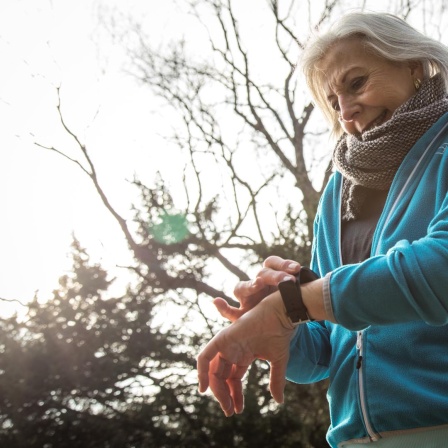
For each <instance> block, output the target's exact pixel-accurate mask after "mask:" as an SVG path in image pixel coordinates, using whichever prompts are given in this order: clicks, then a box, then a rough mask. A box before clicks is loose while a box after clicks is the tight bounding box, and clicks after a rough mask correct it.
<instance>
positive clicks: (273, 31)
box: [36, 0, 445, 446]
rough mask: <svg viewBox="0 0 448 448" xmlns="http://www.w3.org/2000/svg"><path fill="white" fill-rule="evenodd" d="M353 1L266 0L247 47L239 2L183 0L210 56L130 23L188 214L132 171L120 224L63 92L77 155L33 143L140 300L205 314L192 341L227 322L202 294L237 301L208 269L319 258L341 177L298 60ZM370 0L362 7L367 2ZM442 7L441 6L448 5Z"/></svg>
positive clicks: (420, 7)
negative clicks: (101, 233) (97, 224)
mask: <svg viewBox="0 0 448 448" xmlns="http://www.w3.org/2000/svg"><path fill="white" fill-rule="evenodd" d="M347 3H348V2H344V1H342V0H326V1H322V2H320V3H319V4H318V5H316V4H315V2H308V3H304V2H296V1H294V0H289V1H286V0H285V1H281V0H269V1H267V2H265V3H263V5H261V4H260V6H259V8H260V13H261V14H262V17H263V20H264V21H265V22H263V23H264V24H265V26H264V27H263V33H264V35H263V36H260V42H261V41H262V42H263V43H260V42H257V43H256V45H255V47H254V46H251V45H250V44H249V43H247V42H248V41H250V40H251V39H250V38H249V37H250V36H251V30H250V20H248V17H247V16H246V17H245V18H244V17H243V15H242V13H241V10H240V9H239V6H240V5H238V2H232V1H231V0H185V1H184V2H182V5H183V6H184V7H185V8H186V9H187V11H188V12H189V13H190V14H191V15H193V16H194V17H195V18H196V20H197V22H198V24H200V25H201V26H202V27H203V29H204V30H205V34H204V35H205V36H207V42H208V48H209V50H210V51H209V52H208V53H207V54H206V55H202V57H199V56H198V55H197V54H195V53H194V52H193V51H192V50H191V48H189V46H188V42H187V41H186V40H185V41H183V40H181V41H178V42H171V43H170V44H169V45H168V46H167V47H163V48H158V49H156V48H155V46H154V45H151V37H150V36H147V35H146V34H145V33H144V32H143V28H142V27H141V26H139V25H138V24H135V23H131V24H129V23H128V22H127V25H126V27H125V28H126V32H127V34H126V35H127V37H128V39H127V42H129V44H128V47H127V54H128V55H129V56H130V59H129V63H128V66H127V70H128V72H129V73H130V74H131V75H132V76H134V77H135V78H136V79H137V80H138V81H139V82H140V83H141V84H142V88H149V89H151V91H152V92H153V93H154V94H156V95H157V96H158V97H159V98H160V99H161V100H163V102H165V103H166V105H167V106H169V107H170V108H171V109H172V110H173V111H174V113H175V114H174V115H173V114H172V113H171V112H170V115H169V117H170V119H173V120H174V124H173V135H171V136H170V138H171V139H172V141H173V142H175V143H176V144H177V145H178V147H179V149H180V150H182V151H183V152H184V153H186V154H187V155H188V158H189V162H188V163H187V164H186V166H185V169H184V177H183V183H184V194H185V201H184V206H183V207H182V209H179V207H175V205H174V203H175V201H174V200H173V196H172V193H171V192H170V191H169V188H168V187H167V185H166V182H165V180H164V179H161V178H160V179H157V180H156V182H155V183H154V185H151V186H149V185H145V184H144V183H143V182H141V181H140V180H139V179H138V178H135V179H134V181H133V184H134V186H135V187H136V189H137V191H138V192H139V194H140V198H141V200H140V203H138V204H134V206H133V220H132V221H129V220H126V219H125V218H123V216H121V215H120V214H119V213H118V212H117V210H116V208H115V207H114V205H113V200H112V198H109V197H108V194H107V192H106V191H105V190H104V188H103V186H102V185H101V184H100V182H99V179H98V176H97V173H96V168H95V165H94V163H93V160H92V158H91V156H90V152H89V149H88V145H87V143H85V142H83V141H81V139H80V138H79V137H78V135H77V134H76V133H75V132H74V131H73V130H72V128H71V126H70V124H69V123H67V122H66V120H65V118H64V112H63V104H61V98H62V97H63V95H62V93H61V92H60V91H59V90H58V97H59V99H60V101H59V104H58V113H59V118H60V122H61V125H62V127H63V129H64V130H65V132H66V133H67V134H68V135H69V136H70V138H71V139H72V141H73V142H74V143H75V146H76V147H77V150H78V154H79V158H75V157H73V156H71V155H69V153H68V152H67V151H66V150H65V149H63V148H60V147H55V146H52V145H51V144H45V143H43V142H36V145H38V146H39V147H42V148H46V149H48V150H51V151H53V152H56V153H58V154H59V155H61V156H62V157H64V158H66V159H68V160H69V161H70V162H71V163H74V164H75V165H76V166H77V167H78V168H79V169H81V170H82V171H83V172H84V173H85V174H86V175H87V176H88V177H89V178H90V180H91V181H92V182H93V185H94V188H95V190H96V192H97V194H98V195H99V196H100V198H101V200H102V202H103V204H104V206H105V207H106V208H107V209H108V211H109V212H110V213H111V216H112V217H113V219H114V220H115V221H116V222H117V223H118V225H119V226H120V228H121V230H122V232H123V235H124V237H125V239H126V241H127V244H128V246H129V249H130V250H131V251H132V253H133V256H134V260H135V263H134V264H133V265H132V266H129V267H128V268H129V270H130V271H132V272H133V273H134V274H136V278H137V279H138V282H137V283H138V285H137V289H138V294H139V295H140V296H144V297H146V298H147V299H148V300H151V301H153V302H154V303H155V304H159V303H164V304H166V303H167V302H170V303H171V302H174V303H175V304H177V305H179V307H182V308H183V309H184V310H185V309H186V310H187V312H191V313H192V315H193V314H194V315H195V316H196V319H197V317H198V316H199V317H200V318H201V319H202V321H201V322H202V324H201V325H200V326H199V327H190V328H186V326H185V325H184V324H185V321H182V322H181V323H180V324H179V325H178V326H177V327H175V328H176V331H184V332H188V334H189V336H190V337H191V339H192V340H193V339H194V336H195V335H196V336H197V334H199V333H201V337H202V334H203V333H206V334H208V335H210V334H211V333H213V332H214V331H215V330H216V329H217V328H219V327H220V325H221V324H220V323H219V322H217V321H215V320H214V319H212V318H210V316H207V315H206V314H205V313H204V311H203V308H202V307H201V301H200V299H201V298H202V297H204V296H210V297H216V296H220V297H224V298H225V299H226V300H228V302H229V303H232V304H235V302H234V300H233V299H232V297H231V294H230V293H229V292H228V291H225V290H224V288H223V287H222V282H220V281H218V280H217V278H216V276H213V275H211V273H212V272H213V270H214V268H215V267H216V266H219V267H220V269H221V272H222V274H220V275H219V276H220V278H224V277H227V278H230V277H233V278H236V279H239V280H246V279H248V278H249V277H248V274H247V268H248V267H250V266H251V265H254V264H257V265H259V264H260V262H261V261H262V260H263V259H264V258H265V257H267V256H268V255H271V254H277V255H280V256H283V257H285V258H291V259H296V260H298V261H300V262H301V263H303V264H306V263H308V262H309V258H310V244H311V239H312V229H313V227H312V226H313V221H314V217H315V214H316V209H317V205H318V201H319V197H320V195H321V192H322V189H323V188H324V187H325V184H326V183H327V181H328V178H329V176H330V175H331V161H330V159H331V144H330V143H329V141H328V130H327V128H326V126H325V125H324V124H323V122H322V119H321V117H320V116H319V115H318V114H317V113H316V112H315V111H314V107H313V104H312V103H311V102H310V98H309V97H308V96H307V94H306V93H305V92H304V88H303V81H302V80H301V79H300V76H299V73H297V70H296V63H297V60H298V58H299V56H300V53H301V51H302V50H303V47H304V45H305V44H306V42H307V40H308V39H309V36H310V34H311V33H312V32H313V30H314V29H315V28H316V27H325V26H326V25H327V24H328V22H329V21H330V19H331V18H333V17H334V16H336V15H337V14H340V13H341V12H343V11H344V10H345V9H346V8H347V7H348V6H350V7H352V6H353V2H350V3H351V4H350V5H347ZM368 4H369V2H367V1H360V2H358V6H359V7H361V8H368ZM441 4H442V5H443V8H444V5H445V2H441ZM257 7H258V6H257ZM389 7H390V8H393V9H391V11H392V12H394V13H397V14H399V15H401V16H403V17H408V18H411V16H416V15H418V14H417V13H416V12H417V11H420V12H421V11H425V20H426V22H425V23H426V24H427V26H428V27H433V26H434V27H435V28H437V25H440V24H441V23H442V21H441V20H442V18H441V17H442V16H440V14H441V13H442V12H444V9H443V8H442V7H441V8H442V9H437V10H436V9H432V10H430V9H428V8H429V6H428V5H427V4H426V3H425V2H424V1H407V2H403V1H396V2H392V3H391V4H390V5H389ZM443 17H444V16H443ZM249 19H250V17H249ZM123 23H124V22H123ZM198 26H199V25H198ZM114 32H115V33H118V32H119V31H118V30H116V29H115V30H114ZM262 37H263V39H262ZM120 40H121V39H120ZM251 42H252V44H253V36H252V41H251ZM265 42H270V43H271V47H270V50H269V58H268V57H266V55H265V54H261V57H260V54H259V52H258V57H257V51H256V48H257V45H258V48H259V46H260V45H264V44H265ZM272 49H274V50H272ZM262 53H263V52H262ZM266 53H267V52H266ZM272 67H275V70H272ZM173 117H175V118H173ZM210 172H212V173H213V176H214V183H213V185H211V184H210V181H209V180H208V179H209V175H210ZM217 285H221V286H217ZM198 328H200V329H198ZM195 340H197V339H195ZM201 340H202V339H199V340H198V341H201ZM260 372H261V373H260ZM265 373H266V368H265V366H264V367H263V366H262V365H260V364H258V365H257V366H256V367H255V368H254V370H253V371H251V373H249V376H248V388H249V389H251V388H256V387H257V388H259V385H260V383H263V381H264V380H263V378H265ZM324 386H325V385H318V386H315V387H316V390H314V389H307V390H312V391H313V392H312V393H313V396H314V397H317V398H316V402H313V404H312V406H309V403H310V402H312V400H309V399H307V400H300V399H297V400H294V401H293V407H294V412H295V413H296V415H300V416H301V418H302V420H303V421H306V422H308V423H307V424H308V426H307V427H306V428H308V429H306V428H305V429H303V428H302V430H303V431H305V432H306V431H308V430H309V428H314V429H315V428H316V427H319V428H320V430H321V429H322V426H323V425H324V424H325V423H326V422H327V418H326V416H325V412H324V410H325V405H324V404H323V403H324V398H323V394H324ZM306 393H309V392H305V391H304V389H303V388H295V389H292V390H291V392H290V394H291V395H290V396H291V397H293V396H294V395H295V394H298V395H300V396H301V397H302V398H303V394H306ZM308 398H309V397H308ZM251 399H252V403H260V402H261V403H262V406H263V407H264V410H266V409H271V410H275V409H277V408H276V407H273V406H272V404H270V403H269V401H268V396H267V393H266V392H260V391H259V390H258V391H257V392H253V395H251ZM249 402H250V400H249ZM179 403H180V402H177V403H176V405H177V406H179V405H180V404H179ZM187 408H188V406H187V405H182V409H184V410H185V409H187ZM185 412H187V413H188V410H186V411H185ZM313 425H314V426H313ZM311 432H312V431H311ZM310 434H311V433H308V434H307V435H306V436H304V437H305V439H306V440H308V442H307V443H309V445H304V446H319V445H318V444H316V445H311V442H310V440H311V438H312V436H311V435H310ZM316 443H317V442H316Z"/></svg>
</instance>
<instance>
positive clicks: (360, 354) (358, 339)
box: [356, 331, 362, 370]
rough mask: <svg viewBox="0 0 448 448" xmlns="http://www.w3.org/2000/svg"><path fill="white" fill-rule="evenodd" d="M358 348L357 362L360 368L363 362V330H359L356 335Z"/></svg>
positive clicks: (357, 366)
mask: <svg viewBox="0 0 448 448" xmlns="http://www.w3.org/2000/svg"><path fill="white" fill-rule="evenodd" d="M356 349H357V350H358V361H357V362H356V368H357V369H358V370H359V369H360V368H361V364H362V331H358V335H357V337H356Z"/></svg>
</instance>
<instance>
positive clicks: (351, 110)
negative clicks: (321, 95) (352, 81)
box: [338, 95, 359, 122]
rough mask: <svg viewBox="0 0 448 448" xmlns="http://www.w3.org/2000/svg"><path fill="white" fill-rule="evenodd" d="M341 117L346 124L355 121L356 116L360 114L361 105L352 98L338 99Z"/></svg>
mask: <svg viewBox="0 0 448 448" xmlns="http://www.w3.org/2000/svg"><path fill="white" fill-rule="evenodd" d="M338 102H339V116H340V118H341V119H342V120H343V121H345V122H350V121H353V119H354V117H355V115H356V114H357V113H358V112H359V105H358V104H356V102H355V101H353V100H352V99H351V98H347V97H345V96H343V95H341V96H340V97H339V98H338Z"/></svg>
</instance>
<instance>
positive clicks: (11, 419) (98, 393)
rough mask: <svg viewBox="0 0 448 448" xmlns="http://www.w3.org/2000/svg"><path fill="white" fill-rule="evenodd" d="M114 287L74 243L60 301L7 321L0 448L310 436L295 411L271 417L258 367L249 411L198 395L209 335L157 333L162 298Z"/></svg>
mask: <svg viewBox="0 0 448 448" xmlns="http://www.w3.org/2000/svg"><path fill="white" fill-rule="evenodd" d="M110 285H111V281H110V280H109V279H108V278H107V273H106V272H105V271H104V270H103V269H102V268H101V266H99V265H98V264H93V263H91V262H90V260H89V257H88V256H87V254H86V252H85V250H84V249H83V248H81V247H80V245H79V243H78V242H77V241H76V240H75V242H74V244H73V273H72V274H70V275H67V276H64V277H62V278H61V280H60V288H59V289H58V290H57V291H54V294H53V298H52V299H50V300H48V301H45V302H41V301H39V300H38V299H37V298H36V299H35V300H34V301H33V303H31V304H30V306H29V311H28V313H27V315H26V318H25V319H24V320H23V321H22V322H19V321H18V320H17V319H15V318H10V319H7V320H4V321H1V326H0V348H1V352H0V403H1V407H0V409H1V411H0V423H1V424H0V445H1V446H8V447H11V448H15V447H25V446H26V447H36V448H37V447H39V448H40V447H47V448H51V447H55V448H56V447H58V448H61V447H92V448H101V447H104V448H106V447H120V448H125V447H142V448H143V447H154V446H158V447H191V446H195V447H210V446H219V447H232V446H239V447H246V446H247V447H251V446H260V445H262V444H263V443H268V444H269V446H270V445H271V444H273V443H280V444H281V446H284V447H287V446H293V445H294V446H297V441H296V440H295V437H294V435H295V434H302V433H306V432H309V428H307V427H304V425H303V424H302V423H301V421H300V419H298V418H297V413H296V411H297V410H296V409H295V408H296V406H295V405H289V406H285V407H283V408H279V409H271V410H270V412H267V411H268V409H270V408H271V407H272V406H271V404H270V400H269V396H268V393H267V391H266V390H265V388H264V389H260V387H259V383H260V382H264V383H265V382H266V372H267V366H266V365H265V364H261V363H260V364H257V365H255V366H254V367H253V368H252V369H251V371H250V374H249V378H248V384H249V387H248V394H247V409H246V412H245V413H244V414H243V415H242V416H241V417H238V418H233V419H223V418H222V416H221V411H220V410H219V409H218V406H217V404H216V403H215V402H214V400H212V399H210V397H201V396H199V395H198V394H197V392H196V381H195V378H194V375H192V369H193V368H194V365H195V350H192V349H191V347H197V346H198V345H200V344H201V343H202V342H203V339H202V337H201V336H200V335H197V334H195V333H194V332H193V331H191V329H188V328H187V329H186V330H185V331H182V332H179V331H177V332H176V331H173V330H172V329H170V330H169V331H162V330H161V329H160V328H157V327H156V326H154V324H153V315H154V308H155V307H156V305H155V303H156V302H157V300H156V295H153V296H151V295H147V294H145V293H143V291H142V289H140V290H129V291H128V293H127V294H126V295H125V296H123V297H118V298H110V297H109V298H108V297H107V291H108V288H109V286H110ZM260 407H261V409H262V412H261V413H260ZM321 425H322V426H321V427H320V428H319V434H320V442H319V443H321V444H322V443H323V442H322V436H323V434H324V427H323V422H321ZM310 437H311V436H310ZM312 437H314V438H316V437H317V439H318V440H319V436H316V435H315V434H314V435H312ZM265 446H267V445H265ZM299 446H300V445H299ZM303 446H305V445H303ZM314 446H322V445H319V444H317V445H314Z"/></svg>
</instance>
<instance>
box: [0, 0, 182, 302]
mask: <svg viewBox="0 0 448 448" xmlns="http://www.w3.org/2000/svg"><path fill="white" fill-rule="evenodd" d="M118 3H120V2H118ZM107 4H108V6H109V7H111V8H113V5H114V2H113V1H109V2H107ZM143 4H145V10H146V11H149V10H151V9H153V8H154V7H155V6H156V5H157V8H158V11H159V13H161V14H162V16H163V15H164V16H165V18H166V17H169V16H170V15H169V14H166V12H167V11H163V5H165V8H166V7H168V5H170V4H171V2H170V1H168V2H160V1H156V0H151V1H149V2H148V1H146V2H142V1H130V2H128V3H127V11H128V12H130V13H136V14H141V15H143V16H144V15H145V12H144V11H142V12H139V11H138V6H139V5H140V7H141V6H142V5H143ZM99 6H100V2H99V1H94V0H76V1H73V0H53V1H52V0H2V1H1V2H0V54H1V55H2V58H1V59H2V70H0V121H1V123H2V125H1V127H0V191H1V194H0V210H1V214H2V219H1V225H0V230H1V231H0V297H1V298H6V299H19V300H22V301H25V302H26V301H28V300H30V299H31V298H32V297H33V295H34V292H35V291H36V290H39V295H40V296H42V297H44V296H45V294H48V293H49V292H50V291H51V290H52V289H53V288H55V287H57V279H58V277H59V276H60V275H62V274H63V273H64V271H66V270H67V269H69V268H70V263H69V260H68V259H67V257H66V254H67V252H68V251H69V246H70V243H71V241H72V231H75V232H76V236H77V237H78V238H79V239H80V240H81V242H82V244H83V245H85V246H87V247H88V248H89V252H90V253H92V254H93V256H94V257H96V258H98V259H101V261H102V262H103V263H104V264H105V266H106V267H108V263H109V266H110V263H113V265H115V264H123V265H126V263H127V262H128V261H129V259H128V255H127V250H126V245H125V244H124V242H123V239H122V235H121V233H120V231H119V229H118V226H117V225H116V224H115V222H113V220H111V218H110V216H109V215H108V214H107V212H105V210H104V207H103V206H102V204H101V203H100V201H99V199H98V197H97V195H96V194H95V193H94V192H93V189H92V185H91V184H90V182H89V180H88V179H87V178H86V177H85V176H83V175H82V173H81V172H80V171H79V170H78V169H76V167H75V166H74V165H71V164H70V163H69V162H68V161H65V160H63V159H62V158H60V157H58V156H57V155H56V154H54V153H50V152H49V151H46V150H44V149H40V148H38V147H37V146H35V145H34V142H35V141H38V142H39V143H42V144H44V145H45V144H47V145H49V146H52V145H59V146H58V147H60V148H61V149H63V150H66V149H67V148H68V149H69V151H70V150H71V151H73V150H74V147H73V145H72V142H70V140H68V139H67V138H66V137H64V135H63V133H62V132H61V130H60V127H59V122H58V118H57V115H56V104H57V96H56V87H57V86H59V85H60V86H61V97H62V107H63V110H64V105H66V109H65V111H66V119H67V121H68V123H69V124H70V125H71V126H73V128H74V130H75V132H77V133H78V135H79V136H80V137H81V138H82V139H84V141H87V143H88V147H89V148H90V150H91V153H92V156H93V157H94V160H95V161H97V165H98V168H99V175H100V179H101V181H102V182H103V184H104V187H105V189H106V191H107V192H108V193H109V194H110V196H111V198H113V203H114V205H115V206H116V207H117V209H118V210H119V211H120V212H122V213H123V214H126V213H127V212H128V208H129V205H130V203H129V193H130V191H129V185H128V183H127V182H126V180H127V179H132V176H133V173H134V172H138V173H139V175H140V176H142V180H144V181H149V182H150V181H151V179H152V178H153V176H154V172H155V171H156V169H157V168H161V169H162V170H163V169H167V166H166V159H164V158H160V156H159V155H160V148H162V147H163V153H164V154H165V155H167V156H168V157H169V156H170V154H169V151H170V149H169V147H167V145H166V143H165V142H164V141H163V140H162V138H161V137H160V136H159V132H163V130H164V125H163V121H161V118H160V117H158V116H155V115H154V114H151V108H150V107H148V104H149V103H151V102H153V101H154V99H153V98H150V96H149V94H147V93H145V90H144V89H142V88H141V87H138V86H137V85H136V84H135V81H133V80H132V79H130V77H129V76H126V75H125V74H123V72H122V67H121V65H120V61H121V59H120V55H119V54H118V50H116V49H113V48H112V47H111V48H107V45H110V44H108V43H107V42H108V41H107V40H106V38H105V36H104V31H103V32H102V34H101V33H100V32H99V19H98V13H97V12H98V8H99ZM163 13H165V14H163ZM146 14H147V13H146ZM148 20H149V21H150V20H151V19H150V18H148ZM174 20H175V19H174V18H173V19H170V20H168V19H165V23H163V21H162V22H160V17H159V21H158V22H157V21H155V20H154V21H153V24H152V25H153V27H154V29H155V31H156V32H157V27H163V26H166V27H168V29H169V27H170V26H173V25H172V22H173V21H174ZM105 47H106V48H105ZM116 53H117V54H116ZM106 56H107V57H106ZM130 117H132V118H130ZM72 154H74V153H73V152H72ZM171 159H172V157H171ZM137 167H139V168H140V169H137ZM112 260H113V261H112ZM113 265H112V266H113ZM0 308H1V309H2V310H3V311H6V310H7V309H8V308H10V307H9V306H8V305H7V304H6V303H5V302H0Z"/></svg>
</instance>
